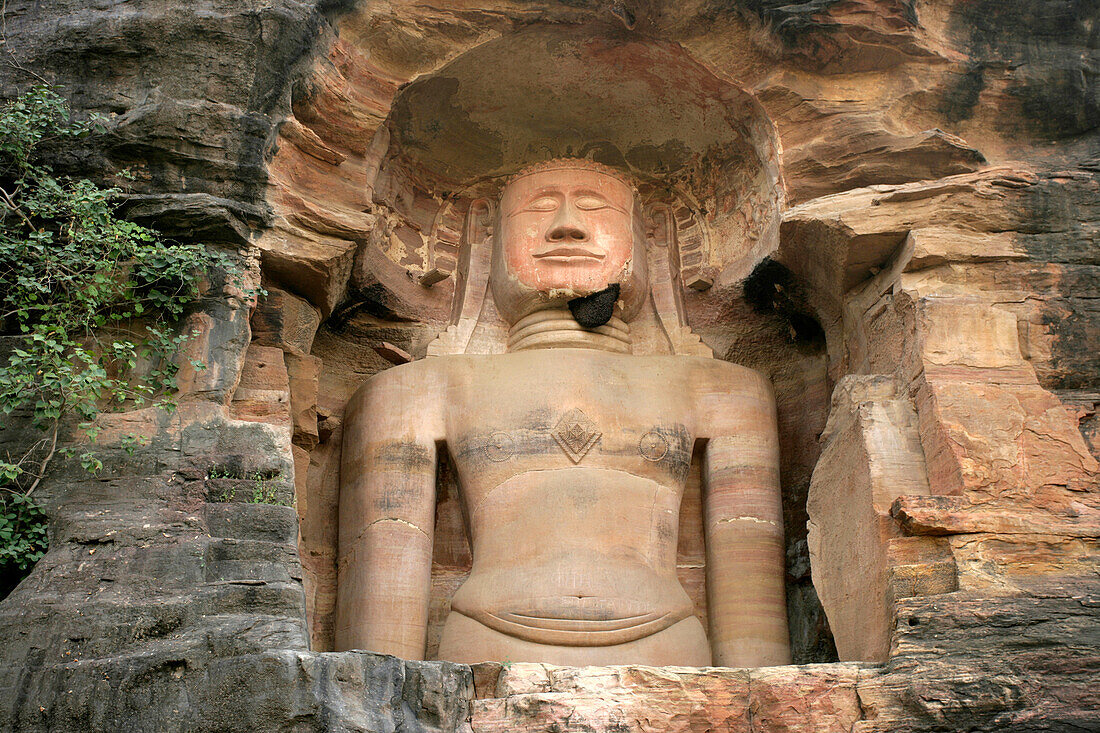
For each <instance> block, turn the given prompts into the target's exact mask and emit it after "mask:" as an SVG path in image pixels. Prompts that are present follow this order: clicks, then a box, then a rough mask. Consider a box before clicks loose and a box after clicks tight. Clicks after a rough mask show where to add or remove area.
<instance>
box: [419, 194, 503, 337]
mask: <svg viewBox="0 0 1100 733" xmlns="http://www.w3.org/2000/svg"><path fill="white" fill-rule="evenodd" d="M494 226H496V205H495V204H494V203H493V202H492V201H490V200H489V199H486V198H481V199H475V200H473V201H471V202H470V207H469V208H468V209H467V210H466V219H465V221H464V223H463V226H462V237H461V239H460V241H459V244H458V265H457V267H456V269H455V292H454V300H453V301H452V303H451V321H450V325H449V326H448V327H447V330H446V331H444V332H443V333H441V334H440V335H439V336H437V337H436V339H435V341H433V342H432V344H431V345H430V346H429V347H428V354H429V355H442V354H462V353H465V352H466V347H467V345H468V344H469V343H470V336H472V335H473V333H474V327H475V326H477V319H478V316H480V315H481V306H482V305H483V304H484V302H485V294H486V292H488V285H489V270H490V268H491V266H492V258H493V227H494Z"/></svg>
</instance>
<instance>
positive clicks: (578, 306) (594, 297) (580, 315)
mask: <svg viewBox="0 0 1100 733" xmlns="http://www.w3.org/2000/svg"><path fill="white" fill-rule="evenodd" d="M618 299H619V283H614V284H612V285H608V286H607V287H606V288H605V289H603V290H601V291H600V292H598V293H592V294H591V295H586V296H584V297H583V298H573V300H571V301H569V312H570V313H572V314H573V318H574V320H576V321H577V323H579V324H581V325H582V326H584V327H585V328H599V327H600V326H602V325H604V324H605V323H607V322H608V321H610V320H611V314H612V313H613V312H614V311H615V301H616V300H618Z"/></svg>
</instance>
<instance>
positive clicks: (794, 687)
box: [749, 664, 862, 733]
mask: <svg viewBox="0 0 1100 733" xmlns="http://www.w3.org/2000/svg"><path fill="white" fill-rule="evenodd" d="M858 676H859V667H858V666H856V665H849V664H829V665H826V664H815V665H808V666H804V667H803V666H788V667H761V668H759V669H753V670H750V671H749V715H750V720H751V726H750V728H749V730H751V731H752V733H804V732H808V731H814V733H831V732H834V731H835V733H848V731H850V730H851V729H852V725H853V724H854V723H855V722H856V721H857V720H859V719H860V718H861V715H862V711H861V709H860V706H859V698H858V696H857V695H856V682H857V680H858Z"/></svg>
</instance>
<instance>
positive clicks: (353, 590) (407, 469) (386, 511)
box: [336, 362, 443, 659]
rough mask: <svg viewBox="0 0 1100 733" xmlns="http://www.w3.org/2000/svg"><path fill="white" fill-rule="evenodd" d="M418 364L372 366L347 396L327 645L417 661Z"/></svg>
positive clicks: (425, 476)
mask: <svg viewBox="0 0 1100 733" xmlns="http://www.w3.org/2000/svg"><path fill="white" fill-rule="evenodd" d="M426 366H428V365H427V364H425V362H414V363H412V364H407V365H403V366H401V367H395V368H392V369H388V370H386V371H385V372H382V373H380V374H378V375H376V376H375V377H373V378H372V379H371V380H370V381H368V382H367V383H366V384H365V385H364V386H363V388H361V389H360V390H359V391H358V392H357V393H356V394H355V396H354V397H352V399H351V400H350V401H349V402H348V408H347V411H346V412H345V419H344V446H343V460H342V462H341V463H342V466H341V477H340V484H341V487H340V538H339V554H338V569H339V581H338V587H337V607H336V648H337V649H338V650H344V649H365V650H368V651H372V652H378V653H382V654H393V655H395V656H400V657H404V658H406V659H421V658H423V656H424V645H425V639H426V634H427V626H428V603H429V599H430V595H431V569H432V536H433V525H434V519H435V479H436V460H437V459H436V453H437V449H436V443H437V442H438V441H440V440H441V439H442V437H443V429H442V420H441V419H440V418H441V415H440V410H439V401H438V399H436V395H435V393H434V387H435V380H434V379H432V376H431V375H430V374H428V373H426V370H425V367H426Z"/></svg>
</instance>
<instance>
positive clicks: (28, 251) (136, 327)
mask: <svg viewBox="0 0 1100 733" xmlns="http://www.w3.org/2000/svg"><path fill="white" fill-rule="evenodd" d="M101 131H102V127H101V125H100V122H99V120H98V119H96V118H93V119H91V120H87V121H76V120H73V119H72V118H71V116H70V113H69V110H68V107H67V105H66V103H65V101H64V99H62V98H61V97H60V96H59V95H58V94H57V92H56V91H55V90H54V89H52V88H51V87H49V86H46V85H39V86H35V87H33V88H32V89H31V90H30V91H28V92H27V93H25V94H23V95H22V96H20V97H19V98H17V99H15V100H13V101H11V102H10V103H8V104H7V105H6V106H4V107H3V108H2V109H0V335H2V336H3V339H2V340H3V342H4V345H5V346H7V347H8V348H6V349H5V351H6V352H7V353H6V356H5V355H3V352H0V416H4V415H9V416H10V415H16V416H18V417H20V418H22V419H23V420H24V421H26V423H29V425H30V426H31V427H32V428H33V429H34V430H37V431H39V432H40V433H41V435H42V436H43V437H42V439H40V440H38V441H37V442H35V443H34V445H33V446H31V448H30V449H29V450H27V451H25V452H24V453H22V454H20V455H17V456H11V455H8V456H6V457H0V564H3V563H4V562H7V561H8V560H7V559H6V557H5V556H4V555H3V551H4V549H3V548H4V546H5V543H6V542H7V540H6V539H5V537H6V536H7V535H5V531H7V530H6V529H5V527H7V526H8V525H5V524H4V523H5V522H8V524H11V525H13V526H14V524H13V523H17V522H16V520H18V519H19V517H20V516H22V515H18V512H16V514H17V515H18V516H16V517H15V518H12V519H7V518H6V517H7V516H8V515H9V514H11V513H12V511H13V510H17V509H18V510H27V507H29V506H33V502H31V501H30V498H29V497H30V494H31V493H32V492H33V491H34V490H35V489H36V488H37V487H38V485H39V483H40V482H41V480H42V477H43V476H44V475H45V474H46V470H47V468H48V467H49V465H50V462H51V461H52V460H53V459H54V458H55V456H56V455H57V454H58V453H62V454H71V453H72V449H71V448H68V447H59V433H60V432H61V431H62V429H63V427H64V426H67V425H70V424H73V423H75V424H76V426H77V429H78V430H80V431H83V433H84V434H85V436H86V437H87V438H88V439H89V440H90V441H92V442H94V439H95V435H96V432H97V428H96V426H95V424H94V422H93V421H94V419H95V417H96V415H98V414H99V413H100V412H101V411H102V410H105V409H121V408H139V407H143V406H148V405H157V406H160V407H164V408H168V409H171V407H172V406H173V403H172V399H171V394H172V391H173V390H174V388H175V386H176V385H175V376H176V372H177V369H178V363H177V361H176V360H175V359H174V358H173V357H175V355H176V354H178V353H179V351H180V346H181V345H182V344H183V342H184V341H185V340H186V339H187V338H189V337H190V334H186V333H180V331H179V328H178V324H179V323H180V321H181V320H182V318H183V316H185V315H186V313H187V311H188V309H189V308H190V307H191V306H192V305H193V304H194V303H195V302H196V301H197V300H199V298H200V297H201V296H202V293H203V289H204V288H205V287H206V286H207V284H208V282H209V280H210V277H211V276H212V275H214V274H215V273H220V274H222V275H224V276H225V277H228V278H230V279H231V280H235V281H237V282H239V281H240V280H241V278H242V269H241V266H240V264H239V263H238V261H237V260H236V259H235V258H234V257H232V256H231V255H229V254H227V253H224V252H220V251H216V250H211V249H207V248H206V247H203V246H202V245H198V244H179V243H169V242H167V241H166V240H164V239H163V238H162V237H161V236H160V235H159V234H158V233H157V232H156V231H154V230H152V229H149V228H147V227H144V226H141V225H139V224H136V223H134V222H130V221H126V220H124V219H121V218H119V217H118V216H117V215H116V207H117V206H118V204H119V202H120V200H121V198H122V195H123V191H122V190H121V189H119V188H116V187H111V188H101V187H100V186H98V185H96V184H95V183H93V182H91V181H88V180H83V179H80V180H75V179H69V178H65V177H60V176H56V175H55V174H54V172H53V170H52V169H51V168H50V166H49V165H48V164H47V163H46V162H45V161H44V160H43V158H44V155H43V148H47V147H50V146H58V145H65V144H72V143H73V142H74V141H75V140H77V139H79V138H84V137H87V136H89V135H93V134H96V133H98V132H101ZM5 422H7V423H8V424H10V421H5ZM66 429H67V428H66ZM62 442H63V441H62ZM79 457H80V459H81V462H82V464H83V465H84V466H85V467H86V468H89V469H96V468H98V467H99V466H100V463H99V461H98V459H96V458H95V456H94V455H93V454H91V453H89V452H85V453H84V454H82V455H81V456H79ZM27 511H29V510H27ZM31 557H33V553H32V555H31Z"/></svg>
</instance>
